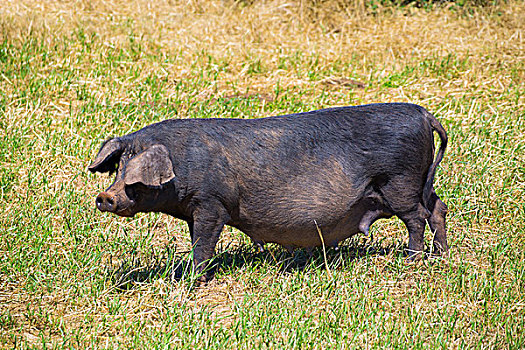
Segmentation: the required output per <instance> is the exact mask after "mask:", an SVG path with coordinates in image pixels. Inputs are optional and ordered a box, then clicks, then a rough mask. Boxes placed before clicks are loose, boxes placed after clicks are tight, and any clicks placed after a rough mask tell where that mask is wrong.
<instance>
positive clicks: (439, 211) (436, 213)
mask: <svg viewBox="0 0 525 350" xmlns="http://www.w3.org/2000/svg"><path fill="white" fill-rule="evenodd" d="M427 208H428V210H429V211H430V213H431V216H430V219H429V220H428V223H429V224H430V229H431V230H432V232H433V233H434V252H435V253H436V254H438V255H445V254H447V252H448V244H447V229H446V215H447V212H448V208H447V205H446V204H445V203H443V201H442V200H441V199H440V198H439V196H438V195H437V194H436V192H435V191H434V190H432V194H431V195H430V200H429V202H428V203H427Z"/></svg>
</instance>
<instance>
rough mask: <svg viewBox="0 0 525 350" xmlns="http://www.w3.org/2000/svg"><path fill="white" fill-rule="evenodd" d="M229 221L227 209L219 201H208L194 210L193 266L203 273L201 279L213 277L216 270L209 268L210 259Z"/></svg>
mask: <svg viewBox="0 0 525 350" xmlns="http://www.w3.org/2000/svg"><path fill="white" fill-rule="evenodd" d="M228 221H229V215H228V213H227V212H226V209H225V208H224V207H223V206H222V204H219V203H214V204H212V203H208V204H206V205H201V206H199V207H197V208H196V209H195V210H194V212H193V223H192V225H191V226H192V227H191V226H190V234H191V236H192V237H191V240H192V244H193V266H194V269H195V272H196V273H197V274H202V273H203V275H202V276H200V277H199V281H201V282H206V281H209V280H211V279H212V278H213V275H214V271H210V269H208V267H209V263H210V259H211V258H212V257H213V255H214V254H215V246H216V245H217V242H218V241H219V237H220V234H221V232H222V229H223V227H224V224H225V223H226V222H228Z"/></svg>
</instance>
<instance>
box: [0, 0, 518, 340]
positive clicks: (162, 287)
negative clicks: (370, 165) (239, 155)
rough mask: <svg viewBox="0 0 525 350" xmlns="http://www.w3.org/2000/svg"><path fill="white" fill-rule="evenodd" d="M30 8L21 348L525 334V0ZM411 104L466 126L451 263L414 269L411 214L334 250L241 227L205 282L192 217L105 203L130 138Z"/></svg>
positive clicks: (8, 81) (6, 253) (17, 200)
mask: <svg viewBox="0 0 525 350" xmlns="http://www.w3.org/2000/svg"><path fill="white" fill-rule="evenodd" d="M20 4H21V2H20V3H19V2H18V1H15V3H14V4H13V7H12V8H10V9H7V10H5V12H4V14H3V15H2V16H0V163H1V166H0V206H1V209H2V210H1V212H0V235H1V239H0V256H1V258H0V347H5V348H13V347H16V348H87V347H90V348H146V349H149V348H212V349H213V348H234V347H235V348H245V349H253V348H272V349H273V348H297V349H299V348H300V349H303V348H315V349H320V348H336V349H339V348H341V349H343V348H344V349H346V348H431V349H434V348H497V349H501V348H508V349H522V348H524V347H525V334H524V329H525V253H524V252H525V238H524V237H525V204H524V201H523V198H524V197H525V142H524V139H525V108H524V105H525V104H524V101H525V98H524V96H525V74H524V72H525V66H524V63H523V59H522V58H523V54H522V49H523V39H522V38H521V36H520V35H518V34H516V33H519V32H523V30H524V29H525V28H524V24H523V21H522V20H521V19H522V18H523V16H524V15H525V7H524V6H523V3H522V2H509V3H507V4H502V5H498V7H496V8H495V10H494V11H495V12H494V11H493V12H494V13H492V12H491V13H487V12H484V11H481V10H480V11H479V12H477V11H474V12H473V14H472V15H471V16H467V17H466V16H463V15H456V14H455V12H454V11H452V10H451V9H448V8H446V7H445V8H434V9H423V10H416V9H412V10H410V11H409V12H408V13H407V12H406V11H405V10H397V9H393V10H392V13H384V14H375V15H374V14H360V15H356V16H355V17H352V16H350V15H348V14H344V13H341V14H337V13H334V12H333V11H331V10H330V9H331V8H332V7H330V6H332V5H333V4H332V2H330V1H327V2H323V3H319V4H313V3H312V4H310V5H309V6H311V7H310V8H309V9H302V8H301V7H300V6H299V5H297V6H295V5H294V4H296V3H295V2H292V3H290V4H291V5H290V4H288V5H287V3H279V4H281V5H282V6H283V7H278V6H277V5H275V4H276V3H271V2H261V3H251V2H246V3H244V2H243V3H242V4H238V5H236V4H234V3H228V2H225V3H223V2H207V3H201V2H199V1H197V2H194V3H192V4H191V6H190V5H188V6H186V5H184V6H183V5H181V4H172V5H169V4H164V3H162V4H161V3H159V4H158V6H159V8H155V9H150V8H148V7H147V4H146V3H143V2H140V1H139V2H135V3H133V4H132V5H125V4H120V3H119V4H113V3H108V4H109V5H108V4H106V3H99V2H94V3H93V4H91V5H89V6H91V7H89V6H88V5H85V7H79V8H73V7H70V5H69V4H62V3H56V4H53V3H51V4H48V5H47V6H49V9H48V11H47V12H46V13H47V14H43V13H42V12H41V11H39V8H38V6H37V5H38V4H37V3H35V4H33V3H31V2H29V3H28V4H26V5H27V6H25V7H17V6H19V5H20ZM272 4H273V5H272ZM297 4H298V3H297ZM274 5H275V6H274ZM139 6H142V7H140V9H139ZM316 6H317V7H316ZM276 8H277V10H275V9H276ZM117 9H118V12H117ZM279 9H281V10H279ZM282 9H285V10H286V11H285V10H282ZM303 10H304V11H305V12H301V11H303ZM314 10H315V11H314ZM496 10H497V11H496ZM312 11H314V12H315V14H316V16H315V18H311V17H308V14H311V13H312ZM63 13H65V14H69V15H68V16H69V17H68V16H66V17H64V16H63V15H61V14H63ZM152 13H153V14H155V16H152V15H151V14H152ZM178 14H183V15H181V16H178ZM407 16H408V20H407ZM152 18H155V21H153V20H152ZM203 19H204V20H203ZM232 23H234V24H235V25H233V24H232ZM480 27H483V28H484V29H483V30H484V31H482V32H480ZM444 36H445V37H447V39H448V40H447V42H443V39H442V38H443V37H444ZM356 43H357V44H356ZM389 101H408V102H414V103H419V104H421V105H423V106H425V107H426V108H427V109H429V110H430V111H432V112H433V113H435V114H436V116H437V117H438V118H439V119H440V120H441V122H442V123H443V125H444V126H445V128H446V129H447V132H448V135H449V138H450V142H449V147H448V149H447V152H446V155H445V159H444V161H443V162H442V163H441V167H440V168H439V171H438V175H437V178H436V184H435V185H436V188H437V191H438V193H439V194H440V196H441V197H442V198H443V199H444V201H445V202H446V203H447V205H448V206H449V209H450V211H449V216H448V228H449V244H450V246H451V252H450V253H451V254H450V257H448V258H445V259H438V260H436V261H424V262H421V263H418V264H407V263H406V262H405V259H404V253H403V251H404V249H405V248H406V241H407V238H408V237H407V236H408V235H407V232H406V229H405V227H404V225H403V224H402V223H401V222H400V221H399V220H397V219H392V220H385V221H380V222H377V223H376V224H374V226H373V227H372V234H373V237H374V239H373V240H372V239H370V238H367V237H364V236H356V237H354V238H353V239H351V240H349V241H347V242H345V243H344V244H343V246H342V247H341V249H340V250H338V251H335V250H331V249H329V250H328V251H327V261H326V262H325V261H324V255H323V252H322V250H317V251H315V252H314V254H313V256H312V257H310V256H308V254H306V252H304V251H297V252H296V253H295V254H294V255H291V254H289V253H288V252H286V251H285V250H284V249H283V248H281V247H279V246H275V245H270V246H269V247H268V249H267V250H266V251H265V252H263V253H259V252H257V251H256V249H255V248H254V247H252V246H251V244H250V242H249V240H248V239H247V238H246V236H244V235H243V234H242V233H240V232H238V231H236V230H233V229H231V228H226V229H225V230H224V232H223V236H222V239H221V241H220V244H219V246H218V248H217V253H218V255H217V258H216V260H215V263H216V265H217V273H216V278H215V279H214V280H213V281H212V282H210V283H208V284H206V285H198V284H196V283H195V276H193V275H192V273H191V269H190V268H189V261H190V258H191V244H190V241H189V234H188V232H187V228H186V226H185V224H184V223H183V222H181V221H178V220H175V219H173V218H169V217H167V216H165V215H160V214H140V215H137V216H136V217H135V218H131V219H124V218H118V217H115V216H112V215H110V214H105V213H100V212H98V211H97V210H96V209H95V207H94V197H95V196H96V194H97V193H98V192H99V191H100V190H102V189H104V188H106V187H107V186H108V185H109V184H110V183H111V181H112V179H111V178H108V177H106V176H101V175H92V174H89V173H88V172H87V171H86V167H87V165H88V164H89V163H90V161H91V160H92V159H93V157H94V155H95V154H96V151H97V150H98V147H99V145H100V142H101V141H103V140H104V139H106V138H107V137H109V136H114V135H122V134H125V133H128V132H131V131H134V130H138V129H139V128H141V127H143V126H145V125H148V124H150V123H152V122H156V121H160V120H164V119H167V118H210V117H235V118H258V117H263V116H268V115H277V114H283V113H293V112H302V111H308V110H313V109H317V108H323V107H329V106H336V105H355V104H361V103H369V102H389ZM426 237H427V242H428V243H429V245H430V242H431V239H432V237H431V234H430V232H428V231H427V235H426ZM327 268H328V269H329V271H327Z"/></svg>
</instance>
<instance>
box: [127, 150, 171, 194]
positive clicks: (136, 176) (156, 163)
mask: <svg viewBox="0 0 525 350" xmlns="http://www.w3.org/2000/svg"><path fill="white" fill-rule="evenodd" d="M173 178H175V174H174V173H173V164H172V163H171V160H170V155H169V152H168V149H167V148H166V147H165V146H163V145H154V146H151V147H149V148H148V149H146V150H145V151H143V152H141V153H139V154H138V155H136V156H135V157H133V158H131V159H130V160H129V162H128V164H127V165H126V174H125V175H124V183H125V184H126V185H133V184H136V183H142V184H144V185H146V186H153V187H160V186H162V185H163V184H165V183H167V182H170V181H171V180H172V179H173Z"/></svg>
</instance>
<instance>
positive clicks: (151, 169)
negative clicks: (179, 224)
mask: <svg viewBox="0 0 525 350" xmlns="http://www.w3.org/2000/svg"><path fill="white" fill-rule="evenodd" d="M88 169H89V170H90V171H91V172H100V173H105V172H108V173H113V172H116V177H115V182H113V184H112V185H111V186H110V187H109V188H108V189H107V190H106V191H104V192H102V193H100V194H99V195H98V196H97V199H96V205H97V208H98V209H99V210H100V211H109V212H112V213H115V214H117V215H120V216H133V215H135V214H136V213H138V212H148V211H157V210H158V208H159V205H161V202H163V200H162V197H163V196H162V193H163V191H164V190H165V187H166V186H169V183H170V182H171V180H172V179H174V178H175V174H174V173H173V165H172V163H171V160H170V157H169V151H168V149H167V148H166V146H164V145H161V144H155V145H151V146H147V147H143V148H141V149H140V150H137V149H136V147H133V145H132V142H131V140H126V139H123V138H114V139H110V140H108V141H106V142H104V143H103V144H102V147H101V148H100V151H99V152H98V154H97V157H96V159H95V161H94V162H93V163H92V164H91V165H90V166H89V168H88Z"/></svg>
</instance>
